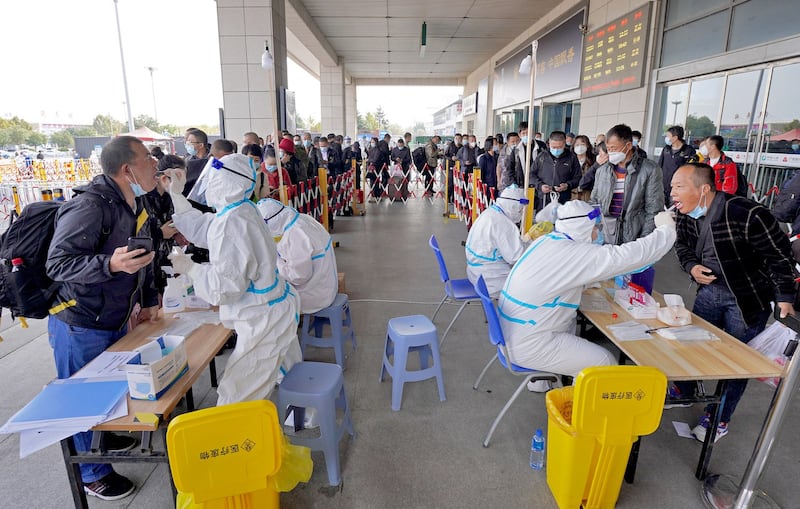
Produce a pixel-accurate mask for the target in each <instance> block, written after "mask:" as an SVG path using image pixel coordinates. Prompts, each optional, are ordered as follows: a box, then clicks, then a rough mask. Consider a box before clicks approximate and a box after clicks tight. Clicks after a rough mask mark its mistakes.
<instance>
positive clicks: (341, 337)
mask: <svg viewBox="0 0 800 509" xmlns="http://www.w3.org/2000/svg"><path fill="white" fill-rule="evenodd" d="M325 324H328V325H329V326H330V328H331V335H330V336H323V335H322V330H323V328H324V327H325ZM352 324H353V322H352V320H351V319H350V302H349V301H348V299H347V295H346V294H344V293H339V294H337V295H336V298H335V299H333V304H331V305H330V306H328V307H326V308H324V309H320V310H319V311H317V312H316V313H313V314H308V315H303V327H302V330H301V332H300V349H301V350H302V351H303V358H305V355H306V347H307V346H316V347H318V348H333V351H334V353H335V354H336V364H338V365H339V366H341V367H342V369H344V361H345V359H344V342H345V341H347V340H348V339H349V340H350V343H351V344H352V346H353V351H355V349H356V334H355V332H353V325H352ZM312 327H313V328H314V334H311V328H312Z"/></svg>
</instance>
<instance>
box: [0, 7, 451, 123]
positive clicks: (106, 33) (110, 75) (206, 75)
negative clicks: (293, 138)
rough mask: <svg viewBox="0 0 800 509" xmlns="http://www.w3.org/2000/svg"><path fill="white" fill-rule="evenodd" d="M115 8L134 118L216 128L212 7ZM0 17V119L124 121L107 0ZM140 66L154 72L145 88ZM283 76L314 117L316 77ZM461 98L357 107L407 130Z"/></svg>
mask: <svg viewBox="0 0 800 509" xmlns="http://www.w3.org/2000/svg"><path fill="white" fill-rule="evenodd" d="M118 6H119V15H120V25H121V33H122V44H123V50H124V55H125V67H126V72H127V78H128V90H129V95H130V102H131V109H132V113H133V116H134V117H135V116H138V115H142V114H144V115H150V116H155V115H156V113H157V115H158V121H159V122H160V123H162V124H176V125H190V124H216V123H217V121H218V118H219V113H218V110H219V108H220V107H222V79H221V71H220V61H219V41H218V35H217V18H216V2H214V1H213V0H160V1H157V0H119V4H118ZM3 18H4V22H3V28H2V30H0V45H1V46H2V47H3V48H4V49H5V51H4V54H5V57H6V58H5V59H4V62H3V63H4V73H3V74H4V77H3V79H2V80H0V116H2V117H8V116H13V115H17V116H20V117H22V118H24V119H26V120H28V121H30V122H36V123H41V122H48V123H67V124H69V123H74V124H89V123H91V121H92V119H93V118H94V117H95V115H97V114H110V115H112V116H114V117H115V118H118V119H120V120H124V119H125V118H126V115H127V113H126V105H125V90H124V87H123V79H122V66H121V63H120V62H121V61H120V51H119V43H118V39H117V25H116V20H115V17H114V1H113V0H80V1H64V0H26V1H25V2H21V1H10V2H5V4H4V6H3ZM187 20H191V21H187ZM148 67H153V68H155V71H154V72H153V78H152V82H151V73H150V71H149V70H148V69H147V68H148ZM288 69H289V71H288V72H289V74H288V79H289V88H290V89H291V90H294V91H295V93H296V103H297V113H298V114H299V115H301V116H302V117H304V118H308V117H309V116H311V117H314V118H315V119H319V117H320V97H319V82H318V80H316V78H314V77H312V76H311V75H309V74H308V73H307V72H306V71H305V70H304V69H302V68H301V67H300V66H298V65H297V64H295V63H293V62H292V61H291V60H290V62H289V66H288ZM151 87H153V88H154V89H155V101H156V104H155V108H154V104H153V88H151ZM460 93H461V87H359V88H358V102H359V104H358V109H359V111H360V112H362V113H366V112H367V111H374V110H375V109H376V108H377V107H378V106H382V107H383V109H384V111H385V112H386V114H387V118H388V119H389V120H390V121H391V122H394V123H397V124H400V125H403V126H406V125H409V126H410V125H413V123H415V122H416V121H421V122H431V120H432V114H433V112H434V111H435V110H437V109H439V108H442V107H444V106H445V105H447V104H449V103H450V102H452V101H453V100H454V99H457V98H458V96H459V94H460Z"/></svg>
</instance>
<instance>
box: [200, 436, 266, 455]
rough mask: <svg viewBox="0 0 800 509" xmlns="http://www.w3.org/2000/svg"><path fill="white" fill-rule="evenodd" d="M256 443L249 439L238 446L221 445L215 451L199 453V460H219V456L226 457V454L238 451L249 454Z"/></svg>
mask: <svg viewBox="0 0 800 509" xmlns="http://www.w3.org/2000/svg"><path fill="white" fill-rule="evenodd" d="M255 445H256V443H255V442H253V441H252V440H250V439H249V438H248V439H247V440H245V441H244V442H242V444H241V445H239V444H230V445H223V446H221V447H219V448H217V449H209V450H207V451H200V459H201V460H207V459H212V458H219V457H220V456H227V455H228V454H236V453H238V452H240V451H246V452H250V451H252V450H253V447H255Z"/></svg>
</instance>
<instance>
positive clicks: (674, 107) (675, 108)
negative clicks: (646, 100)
mask: <svg viewBox="0 0 800 509" xmlns="http://www.w3.org/2000/svg"><path fill="white" fill-rule="evenodd" d="M688 98H689V84H688V83H679V84H676V85H668V86H665V87H664V89H663V91H662V93H661V107H660V108H659V111H660V113H659V117H658V118H659V125H660V126H661V128H660V131H659V132H656V133H653V136H652V137H651V138H650V139H651V140H654V141H653V147H654V148H653V155H654V156H655V157H658V156H660V155H661V150H662V149H663V148H664V139H663V138H664V133H666V132H667V129H669V127H670V126H673V125H680V126H682V125H684V122H685V121H686V107H687V104H688V101H687V99H688Z"/></svg>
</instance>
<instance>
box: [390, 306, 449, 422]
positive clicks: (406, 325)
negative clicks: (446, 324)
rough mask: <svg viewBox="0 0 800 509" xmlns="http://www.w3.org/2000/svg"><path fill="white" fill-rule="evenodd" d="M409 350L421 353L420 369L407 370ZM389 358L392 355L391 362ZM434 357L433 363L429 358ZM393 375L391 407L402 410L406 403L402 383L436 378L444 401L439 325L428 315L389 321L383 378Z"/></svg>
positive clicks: (441, 399) (440, 398)
mask: <svg viewBox="0 0 800 509" xmlns="http://www.w3.org/2000/svg"><path fill="white" fill-rule="evenodd" d="M409 352H419V364H420V368H421V369H419V370H414V371H409V370H408V369H406V363H407V361H408V354H409ZM389 357H393V359H392V362H390V361H389ZM430 360H432V361H433V362H432V365H430V367H429V364H431V363H430V362H429V361H430ZM387 372H388V373H389V375H391V377H392V410H394V411H398V410H400V406H401V405H402V403H403V384H405V383H406V382H419V381H421V380H427V379H428V378H433V377H436V383H437V385H438V386H439V401H444V400H445V396H444V378H443V377H442V362H441V359H440V358H439V340H438V335H437V333H436V326H435V325H433V322H431V321H430V319H429V318H428V317H427V316H423V315H412V316H401V317H399V318H392V319H391V320H389V325H388V327H387V331H386V345H385V347H384V350H383V365H382V366H381V376H380V381H381V382H383V377H384V375H385V374H386V373H387Z"/></svg>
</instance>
